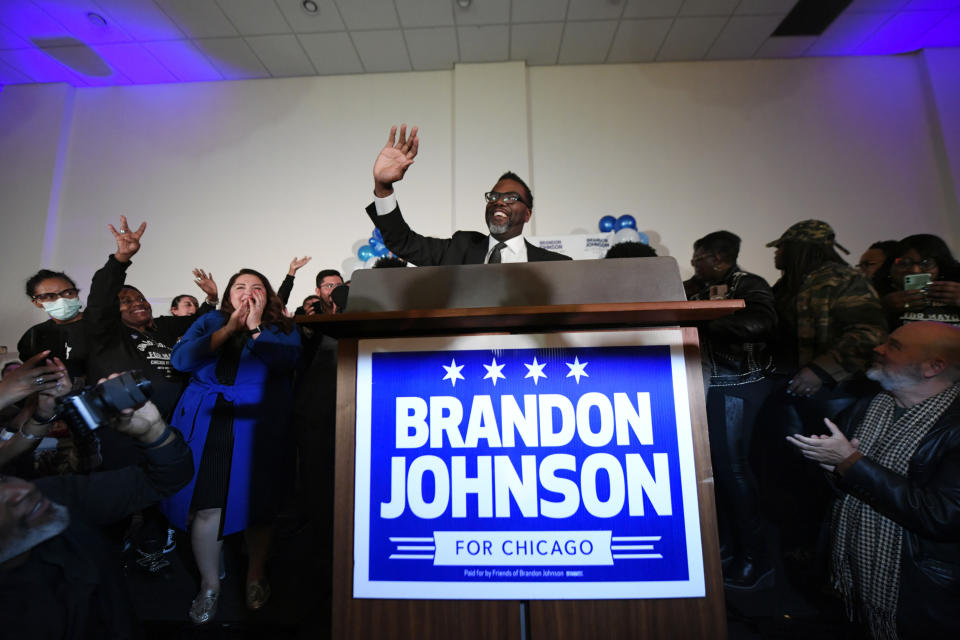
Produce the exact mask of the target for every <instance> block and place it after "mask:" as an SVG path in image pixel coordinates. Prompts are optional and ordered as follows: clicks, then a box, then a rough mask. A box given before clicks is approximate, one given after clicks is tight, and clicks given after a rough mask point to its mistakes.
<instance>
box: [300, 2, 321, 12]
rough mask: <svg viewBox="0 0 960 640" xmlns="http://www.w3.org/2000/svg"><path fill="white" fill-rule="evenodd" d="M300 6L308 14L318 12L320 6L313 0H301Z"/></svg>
mask: <svg viewBox="0 0 960 640" xmlns="http://www.w3.org/2000/svg"><path fill="white" fill-rule="evenodd" d="M300 6H301V7H303V10H304V11H306V12H307V13H309V14H310V15H315V14H317V13H320V7H319V6H318V5H317V3H316V2H314V1H313V0H303V2H301V3H300Z"/></svg>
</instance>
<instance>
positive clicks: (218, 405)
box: [164, 269, 300, 624]
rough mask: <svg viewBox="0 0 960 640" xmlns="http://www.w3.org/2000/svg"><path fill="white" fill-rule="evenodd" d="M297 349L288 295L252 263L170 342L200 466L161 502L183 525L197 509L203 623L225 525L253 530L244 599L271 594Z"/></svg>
mask: <svg viewBox="0 0 960 640" xmlns="http://www.w3.org/2000/svg"><path fill="white" fill-rule="evenodd" d="M299 356H300V335H299V333H298V332H297V331H296V330H295V329H294V326H293V322H292V320H291V319H289V318H287V317H285V316H284V313H283V303H282V301H281V300H280V298H279V297H277V294H276V293H274V291H273V289H272V288H271V286H270V283H269V282H268V281H267V279H266V278H265V277H264V276H263V275H262V274H260V273H258V272H257V271H254V270H252V269H242V270H240V271H239V272H237V273H236V274H234V275H233V277H232V278H230V282H229V284H228V285H227V295H226V296H225V299H224V301H223V304H222V305H221V307H220V311H212V312H210V313H208V314H206V315H205V316H203V317H202V318H200V319H199V320H198V321H196V322H195V323H194V324H193V325H192V326H191V327H190V330H189V331H187V333H186V334H185V335H184V336H183V338H182V339H181V340H180V342H178V343H177V345H176V346H175V347H174V348H173V353H172V355H171V358H170V362H171V363H172V364H173V366H174V367H175V368H176V369H178V370H180V371H185V372H189V373H190V374H191V376H190V383H189V385H188V387H187V390H186V391H185V392H184V393H183V396H182V397H181V399H180V403H179V404H178V405H177V408H176V410H175V411H174V416H173V419H172V421H171V422H172V424H173V426H175V427H176V428H178V429H179V430H180V431H181V432H182V433H183V435H184V438H185V439H186V441H187V443H188V444H189V445H190V449H191V450H192V451H193V461H194V466H195V468H196V469H197V475H196V477H195V478H194V480H193V481H192V482H191V483H190V484H189V485H187V486H186V487H184V488H183V490H181V491H180V492H179V493H177V494H176V495H175V496H173V497H172V498H170V499H169V500H167V501H166V502H165V503H164V511H165V512H166V514H167V517H168V518H169V519H170V521H171V522H172V523H173V524H174V526H176V527H178V528H180V529H181V530H186V529H187V525H188V522H190V521H191V518H192V523H191V524H190V529H191V541H192V543H193V553H194V558H195V559H196V561H197V568H198V569H199V571H200V578H201V583H200V593H199V594H198V595H197V597H196V598H195V599H194V601H193V603H192V604H191V606H190V619H191V620H192V621H193V622H194V623H196V624H204V623H206V622H209V621H210V620H212V619H213V617H214V615H215V614H216V608H217V599H218V597H219V595H220V549H221V546H222V544H223V542H222V537H223V536H225V535H229V534H231V533H236V532H239V531H244V532H245V535H246V538H247V547H248V551H249V565H248V571H247V593H246V595H247V606H248V607H250V608H251V609H259V608H260V607H262V606H263V604H264V603H265V602H266V600H267V598H268V597H269V585H268V584H267V582H266V580H265V579H264V565H265V564H266V559H267V553H268V549H269V546H270V541H271V538H272V533H273V524H272V523H273V520H274V518H275V516H276V513H277V508H278V506H279V505H280V504H281V503H282V502H283V499H284V497H285V496H286V495H289V492H290V487H291V486H292V483H293V477H292V469H293V466H294V465H293V461H292V459H293V450H294V449H293V443H292V439H291V437H290V434H289V422H290V407H291V402H292V397H291V396H292V376H293V371H294V368H295V367H296V364H297V360H298V359H299Z"/></svg>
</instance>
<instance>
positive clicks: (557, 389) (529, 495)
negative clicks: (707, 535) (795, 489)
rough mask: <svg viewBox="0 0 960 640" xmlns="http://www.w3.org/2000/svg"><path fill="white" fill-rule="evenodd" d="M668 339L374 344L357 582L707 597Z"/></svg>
mask: <svg viewBox="0 0 960 640" xmlns="http://www.w3.org/2000/svg"><path fill="white" fill-rule="evenodd" d="M670 334H676V335H679V332H675V331H674V332H671V331H662V330H661V331H653V332H640V331H637V332H612V333H601V334H566V335H565V336H561V337H558V336H552V335H551V336H497V337H490V336H483V337H468V338H458V339H456V341H455V344H452V343H451V340H450V339H421V340H408V341H389V342H388V341H380V344H378V343H377V342H373V341H369V342H365V343H363V347H362V352H361V358H360V366H359V367H358V420H357V501H356V517H355V580H354V582H355V584H354V595H355V596H357V597H365V596H368V597H400V598H411V597H422V598H478V597H479V598H490V599H497V598H550V599H553V598H613V597H657V596H660V597H682V596H683V595H686V596H694V595H703V578H702V558H701V556H700V548H699V544H700V540H699V522H698V519H697V509H696V495H695V484H694V483H693V482H692V480H693V475H692V474H693V458H692V447H691V438H690V425H689V412H688V410H687V406H688V397H687V394H686V387H685V364H684V361H683V358H682V355H681V353H682V352H681V351H680V349H679V346H678V344H677V343H676V341H674V343H673V344H671V343H670V341H667V342H662V343H660V344H652V343H651V340H649V338H650V337H651V336H656V337H660V338H662V337H664V336H665V335H670ZM638 336H643V337H645V338H647V340H637V337H638ZM674 337H675V336H674ZM631 338H632V339H631ZM571 340H572V341H573V342H579V343H580V344H571ZM550 342H553V343H555V344H549V343H550ZM607 342H626V344H605V343H607ZM644 342H646V343H644ZM431 343H432V344H431ZM561 343H562V346H561ZM437 347H441V348H437ZM678 381H679V382H680V383H681V384H680V387H681V388H680V389H678V388H677V385H678ZM678 392H679V395H678ZM678 407H681V408H682V409H681V410H680V411H679V412H678ZM361 476H362V477H361ZM691 505H692V508H691ZM361 511H362V512H361ZM691 533H693V534H695V535H691ZM692 560H693V561H692ZM658 586H659V587H662V589H657V587H658Z"/></svg>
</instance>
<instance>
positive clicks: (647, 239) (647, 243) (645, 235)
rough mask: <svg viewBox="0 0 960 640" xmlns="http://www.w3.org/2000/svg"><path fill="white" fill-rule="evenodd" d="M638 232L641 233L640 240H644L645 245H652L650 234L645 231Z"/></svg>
mask: <svg viewBox="0 0 960 640" xmlns="http://www.w3.org/2000/svg"><path fill="white" fill-rule="evenodd" d="M638 234H639V236H640V242H642V243H643V244H645V245H647V246H650V236H648V235H647V234H645V233H644V232H643V231H640V232H638Z"/></svg>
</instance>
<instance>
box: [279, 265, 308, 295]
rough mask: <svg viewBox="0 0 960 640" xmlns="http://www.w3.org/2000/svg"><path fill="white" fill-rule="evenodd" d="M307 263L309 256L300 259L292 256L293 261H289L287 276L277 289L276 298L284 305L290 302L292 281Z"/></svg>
mask: <svg viewBox="0 0 960 640" xmlns="http://www.w3.org/2000/svg"><path fill="white" fill-rule="evenodd" d="M308 262H310V256H303V257H302V258H298V257H296V256H294V257H293V260H291V261H290V267H289V268H288V269H287V275H286V277H285V278H284V279H283V282H282V283H280V287H279V288H278V289H277V296H278V297H279V298H280V299H281V300H283V304H284V305H286V304H287V302H289V301H290V292H291V291H293V279H294V277H295V276H296V275H297V271H300V269H302V268H303V266H304V265H306V264H307V263H308Z"/></svg>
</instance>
